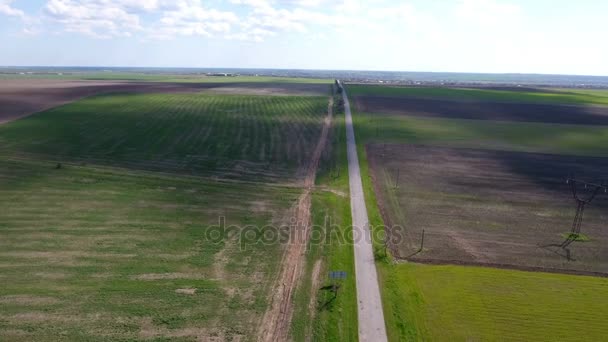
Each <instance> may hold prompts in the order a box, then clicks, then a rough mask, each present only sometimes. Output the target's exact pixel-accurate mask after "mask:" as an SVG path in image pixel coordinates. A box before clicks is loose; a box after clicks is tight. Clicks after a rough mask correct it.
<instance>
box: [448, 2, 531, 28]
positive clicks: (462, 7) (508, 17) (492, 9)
mask: <svg viewBox="0 0 608 342" xmlns="http://www.w3.org/2000/svg"><path fill="white" fill-rule="evenodd" d="M521 14H522V10H521V8H520V7H519V6H517V5H515V4H512V3H508V2H501V1H497V0H461V1H460V4H459V6H458V8H457V10H456V15H457V16H458V17H460V18H461V19H462V20H464V21H467V22H469V23H471V24H479V25H484V26H490V25H499V24H503V23H505V22H510V21H511V22H512V21H516V20H518V19H519V18H520V15H521Z"/></svg>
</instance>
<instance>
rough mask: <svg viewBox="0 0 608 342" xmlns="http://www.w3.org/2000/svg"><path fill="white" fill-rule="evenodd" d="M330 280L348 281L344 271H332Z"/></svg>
mask: <svg viewBox="0 0 608 342" xmlns="http://www.w3.org/2000/svg"><path fill="white" fill-rule="evenodd" d="M329 278H330V279H346V272H344V271H332V272H329Z"/></svg>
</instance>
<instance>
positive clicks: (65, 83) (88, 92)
mask: <svg viewBox="0 0 608 342" xmlns="http://www.w3.org/2000/svg"><path fill="white" fill-rule="evenodd" d="M201 91H208V92H212V93H219V94H242V95H304V96H311V95H325V94H326V93H327V91H328V86H327V85H325V84H308V83H301V84H297V83H263V84H258V83H169V82H127V81H76V80H44V79H43V80H38V79H24V80H1V81H0V124H2V123H4V122H8V121H12V120H15V119H18V118H21V117H24V116H27V115H29V114H32V113H36V112H40V111H43V110H46V109H50V108H53V107H56V106H59V105H63V104H66V103H70V102H73V101H75V100H78V99H81V98H85V97H89V96H93V95H96V94H101V93H194V92H201Z"/></svg>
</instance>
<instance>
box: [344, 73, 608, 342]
mask: <svg viewBox="0 0 608 342" xmlns="http://www.w3.org/2000/svg"><path fill="white" fill-rule="evenodd" d="M351 89H352V92H351V94H352V95H354V97H356V96H357V95H361V96H379V97H386V96H395V97H403V98H405V97H407V96H406V95H404V92H410V89H406V90H402V89H401V88H398V89H397V88H395V89H394V88H393V87H372V86H365V87H360V86H354V85H353V86H348V88H347V90H351ZM411 91H412V93H415V92H420V93H419V94H417V95H416V96H412V98H427V96H428V98H432V99H435V98H436V99H438V100H446V99H447V100H457V101H460V102H463V100H466V101H468V102H472V103H480V102H488V101H489V102H505V103H506V102H512V103H560V104H561V103H567V104H577V105H588V104H601V102H602V101H603V100H602V99H599V97H601V96H602V94H603V92H599V91H598V92H597V93H595V92H591V91H588V92H587V91H585V92H584V93H587V94H590V95H593V96H591V97H590V96H582V97H580V96H578V99H576V100H574V99H572V98H570V99H568V100H566V99H564V98H558V97H553V95H547V97H544V94H539V93H538V91H536V90H535V91H534V92H533V93H532V91H530V93H531V94H525V95H522V94H521V92H514V91H512V90H509V91H504V90H502V91H498V92H494V91H487V90H468V89H466V90H459V89H448V88H441V89H438V90H436V91H435V90H432V89H430V88H426V89H423V88H421V89H412V90H411ZM573 92H574V91H573ZM576 92H579V91H578V90H576ZM425 93H426V94H425ZM541 93H542V91H541ZM463 96H469V97H468V98H466V99H463V98H462V97H463ZM595 96H598V97H597V98H596V97H595ZM526 97H527V99H526ZM522 98H524V100H522ZM548 98H551V101H547V99H548ZM400 100H401V99H399V101H400ZM357 110H358V111H357V112H356V113H355V115H354V121H355V130H356V134H357V141H358V144H359V156H360V159H361V160H360V161H361V165H362V169H361V172H362V175H363V183H364V190H365V196H366V201H367V207H368V212H369V218H370V226H371V227H372V228H373V229H374V231H375V232H376V233H379V231H383V230H384V229H383V228H384V226H385V225H390V224H391V222H390V218H391V216H390V215H387V214H386V211H385V212H381V210H380V208H379V207H378V204H379V203H384V202H385V201H389V200H391V201H393V202H392V203H389V204H388V205H389V206H391V207H393V208H396V210H397V211H400V212H401V214H402V216H400V217H398V219H399V220H401V222H405V223H406V224H409V223H410V222H411V221H409V220H414V219H415V218H416V217H417V218H419V219H421V220H423V221H424V220H426V221H427V222H431V221H435V222H439V221H442V222H443V223H445V225H443V226H441V227H439V226H435V227H436V228H438V229H452V228H453V227H455V228H453V229H457V228H458V227H473V228H469V229H471V232H474V234H471V235H469V236H468V238H470V239H472V240H476V239H479V240H482V239H483V240H486V242H489V243H492V244H493V245H494V246H497V247H499V248H500V247H501V246H500V245H499V244H498V243H497V242H500V240H498V241H496V240H495V239H494V237H492V238H491V239H492V240H491V241H487V240H488V239H486V238H484V236H486V235H485V234H488V233H494V234H497V236H498V239H501V238H503V234H499V232H500V229H504V226H509V225H511V224H512V223H517V222H520V223H521V221H522V219H527V218H531V219H533V220H535V221H534V222H541V223H542V222H550V221H552V220H557V218H558V217H562V218H563V222H561V221H560V222H561V223H556V224H560V226H557V227H554V228H551V227H549V226H547V229H549V230H551V231H552V232H553V229H555V234H553V233H551V238H553V239H556V241H557V242H558V243H560V242H561V241H563V239H564V238H565V237H564V236H562V234H563V233H567V232H568V231H569V229H570V225H571V222H572V220H573V216H574V212H575V202H574V200H573V199H572V197H571V194H570V192H569V191H570V190H569V189H568V188H567V186H566V184H565V178H566V177H567V176H568V171H565V172H563V174H562V172H560V170H559V169H557V170H552V172H553V173H555V174H557V173H559V175H557V178H559V180H557V178H552V177H546V176H545V177H540V178H539V177H536V176H534V174H535V173H537V174H539V176H542V174H543V173H550V172H549V171H547V167H541V168H540V169H538V170H536V169H532V170H528V171H526V168H525V167H524V169H523V170H522V169H519V170H518V169H517V168H516V167H515V166H517V165H518V164H521V162H523V161H524V160H525V159H529V157H531V156H543V155H552V156H547V157H545V158H549V159H548V160H546V161H545V162H547V163H549V165H552V164H553V163H557V167H561V166H563V165H564V163H566V164H567V161H568V160H579V161H580V162H584V161H588V160H590V159H591V160H596V161H598V160H599V161H600V162H599V164H597V162H594V163H591V164H592V165H595V166H593V167H591V168H590V169H588V168H586V167H585V166H586V165H587V164H584V163H583V164H581V165H578V166H579V168H578V170H577V171H579V172H581V173H582V174H589V175H590V176H592V177H593V176H598V175H597V173H596V172H595V171H598V170H597V168H598V167H599V168H600V170H599V171H600V172H599V173H600V174H604V175H605V172H606V168H605V167H603V166H602V165H603V161H602V160H605V158H606V157H608V150H607V149H606V148H605V146H608V140H607V139H608V127H607V126H603V125H580V124H558V123H552V122H522V121H523V120H522V121H512V119H511V120H507V121H496V120H472V119H462V118H450V117H447V116H448V115H438V116H441V117H428V116H427V117H415V116H411V115H408V114H407V113H397V112H394V113H390V112H389V113H380V112H364V111H362V110H361V108H357ZM438 114H442V113H438ZM487 116H488V117H492V116H494V114H492V113H488V114H487ZM385 145H386V149H387V151H386V152H384V149H385ZM415 145H418V147H419V148H427V149H429V151H433V149H437V150H438V151H451V150H454V151H456V152H455V153H454V154H452V153H447V156H444V157H441V154H440V156H439V160H440V161H438V162H435V161H434V160H433V158H435V157H436V156H435V155H434V154H432V153H429V155H428V156H427V157H425V156H424V155H423V154H422V155H421V154H415V153H412V151H411V149H415V148H416V146H415ZM420 145H424V146H420ZM368 150H373V151H374V153H367V152H368ZM388 150H392V152H391V153H392V154H391V156H390V158H389V157H387V156H388V155H389V153H388ZM467 151H468V153H471V152H474V153H476V154H477V155H478V156H479V155H485V157H484V158H478V157H477V158H470V157H469V159H468V162H466V163H464V165H463V163H461V162H463V161H464V160H463V158H464V159H466V158H465V156H466V153H467ZM383 153H384V155H385V157H384V161H382V162H381V164H382V165H384V166H387V165H389V164H394V165H399V164H401V163H402V161H403V160H413V159H417V160H418V162H417V163H418V164H421V166H420V169H421V170H418V171H417V172H414V173H406V172H405V171H401V172H400V183H404V184H406V183H414V182H415V181H416V180H420V179H423V178H425V177H426V178H433V179H432V180H431V181H430V183H422V184H418V185H417V186H416V187H415V188H413V189H412V188H405V187H404V186H399V188H397V189H395V188H394V185H395V180H396V171H395V169H394V168H393V167H385V168H384V169H380V168H379V167H376V166H375V165H374V162H375V160H373V159H374V158H382V154H383ZM462 154H464V155H462ZM501 154H504V156H512V157H511V158H504V157H501V158H497V156H500V155H501ZM492 156H493V157H492ZM526 156H528V158H525V157H526ZM514 157H518V158H515V159H514ZM597 157H599V158H597ZM391 158H392V159H394V161H392V160H390V159H391ZM454 159H456V160H460V161H459V162H457V163H456V164H455V165H454V164H453V163H452V164H450V163H446V161H449V160H452V161H453V160H454ZM534 159H536V158H532V164H531V165H530V166H534V165H536V166H539V161H538V160H537V161H536V162H534ZM541 159H542V158H541ZM488 160H494V161H493V162H489V163H488ZM509 160H511V162H509ZM517 160H519V161H520V163H517V162H516V163H514V162H513V161H517ZM484 161H485V162H484ZM545 162H542V163H541V165H540V166H542V164H543V163H545ZM414 164H416V163H414ZM444 164H446V165H445V169H446V170H445V171H444V170H442V167H443V165H444ZM525 165H527V163H524V166H525ZM488 166H489V168H487V167H488ZM581 169H583V170H581ZM378 170H380V172H383V173H384V175H382V176H381V177H384V181H385V183H384V184H380V187H381V188H382V191H379V190H378V186H376V187H374V184H373V182H372V174H374V173H376V172H377V171H378ZM501 170H502V171H501ZM594 170H595V171H594ZM429 172H430V173H431V174H432V175H435V176H436V177H431V175H426V174H425V173H429ZM589 172H591V174H590V173H589ZM452 173H454V174H452ZM463 173H465V177H461V178H460V180H459V179H458V177H457V175H462V174H463ZM526 174H528V175H527V176H526ZM488 175H493V176H492V177H490V178H488V177H487V176H488ZM440 176H441V177H443V178H440ZM381 177H380V176H379V177H376V180H378V179H379V178H381ZM494 177H496V178H497V179H496V180H495V181H490V180H491V179H493V178H494ZM580 177H583V176H582V175H581V176H580ZM598 177H602V176H601V175H599V176H598ZM604 177H605V176H604ZM503 178H504V179H503ZM427 180H428V179H427ZM503 180H504V183H503ZM488 181H489V183H490V185H492V186H490V187H489V186H488ZM386 182H388V183H386ZM557 183H559V184H557ZM494 184H496V185H494ZM543 184H544V185H543ZM553 184H555V185H556V186H557V187H561V188H562V189H563V192H560V194H559V195H555V192H556V191H555V190H556V189H557V188H554V187H553ZM376 185H378V182H376ZM478 185H479V186H481V188H480V189H476V186H478ZM508 185H511V186H513V187H514V189H513V190H514V191H511V190H510V189H507V190H506V191H505V189H504V187H505V186H508ZM528 185H530V186H531V187H530V188H529V189H538V194H532V195H530V194H529V191H533V190H528V188H527V186H528ZM522 186H524V187H523V188H522ZM564 187H565V188H564ZM522 189H523V190H524V194H523V196H526V197H523V196H516V195H519V194H520V193H521V191H522ZM454 191H457V192H458V193H456V194H455V193H454ZM385 193H389V194H390V195H392V196H391V197H388V196H385ZM526 193H527V194H526ZM395 194H401V196H400V197H401V198H399V196H395ZM404 194H407V196H404ZM489 194H493V195H491V196H490V195H489ZM479 195H482V196H481V197H483V196H489V197H490V198H489V202H488V203H485V202H484V200H482V199H479V197H480V196H479ZM410 196H411V197H410ZM528 196H529V197H530V198H528ZM551 196H552V197H551ZM604 196H605V195H604ZM543 198H544V199H543ZM396 199H399V200H404V199H405V200H407V201H410V200H411V201H410V202H407V203H410V204H409V207H408V205H403V203H397V202H396ZM503 199H504V200H503ZM533 200H540V201H541V202H539V203H528V204H530V205H531V209H530V210H528V208H522V207H521V205H522V204H525V203H526V202H532V201H533ZM547 200H548V201H549V203H548V204H546V205H545V203H546V202H547ZM560 202H561V203H563V204H564V206H563V207H562V206H561V204H558V203H560ZM604 202H605V201H604ZM541 205H542V206H547V207H546V208H545V209H543V210H537V209H539V206H541ZM594 205H597V206H596V207H595V209H592V207H593V206H594ZM594 205H592V206H590V207H589V208H588V209H589V212H588V214H590V215H594V216H595V218H594V217H593V216H592V217H588V218H590V221H585V222H584V224H583V225H584V226H587V223H590V224H598V222H599V227H603V226H605V224H604V223H605V218H602V217H605V213H606V210H605V208H606V207H605V204H603V205H601V204H599V202H596V203H595V204H594ZM431 206H432V207H434V208H436V209H437V210H439V211H440V212H439V213H438V214H437V213H435V212H429V210H427V209H428V208H430V207H431ZM457 206H458V211H456V212H453V216H454V217H453V218H452V217H450V215H449V214H446V213H447V211H446V210H449V209H450V208H452V209H454V208H455V207H457ZM484 206H485V208H483V210H480V211H478V210H475V208H480V207H484ZM404 208H409V209H413V212H412V210H409V211H408V212H405V210H402V209H404ZM509 208H511V209H512V210H509ZM384 209H385V208H384ZM562 209H563V210H562ZM422 212H426V213H427V215H418V216H417V215H416V214H421V213H422ZM488 213H495V214H497V215H498V216H496V217H495V221H496V222H497V223H499V225H492V224H487V223H488V218H483V217H482V219H479V220H478V218H479V217H480V215H484V214H488ZM383 214H384V215H383ZM410 214H411V215H410ZM464 214H467V216H469V217H471V218H474V219H472V220H468V221H467V220H466V219H463V218H462V216H463V215H464ZM469 214H470V215H469ZM499 214H500V215H499ZM502 214H504V215H505V216H504V217H503V216H502ZM514 214H515V215H514ZM537 214H540V215H537ZM393 215H395V214H394V213H393ZM547 215H548V216H547ZM519 216H521V218H520V217H519ZM387 218H389V219H388V220H387ZM598 218H599V221H598ZM538 219H540V221H536V220H538ZM455 221H456V222H455ZM505 221H506V222H505ZM594 222H595V223H594ZM413 223H416V222H413ZM537 225H538V223H537ZM528 226H531V225H527V224H524V225H522V226H521V227H522V228H521V230H523V231H524V232H525V234H529V231H530V230H532V229H535V228H534V227H530V229H528ZM481 227H485V229H481ZM405 229H406V231H407V229H408V227H407V226H406V227H405ZM413 229H414V230H415V229H418V228H417V227H415V228H413ZM583 229H584V228H583ZM600 230H601V228H600ZM479 232H481V233H483V234H484V235H480V234H477V233H479ZM419 233H420V232H418V235H417V234H413V235H414V237H413V239H414V240H415V242H414V247H418V248H419V247H420V235H419ZM604 234H605V232H604V231H602V232H601V233H600V234H599V235H601V236H605V235H604ZM506 235H507V236H506V237H507V239H511V238H513V237H512V236H510V235H509V234H506ZM526 238H528V239H529V240H534V239H537V238H538V237H536V236H533V237H531V238H530V236H529V235H526ZM431 239H432V238H431ZM596 239H597V236H596ZM590 240H591V239H590ZM590 240H589V241H587V242H575V243H574V244H575V246H574V247H573V248H577V249H579V248H585V247H586V245H584V244H585V243H588V242H591V241H590ZM461 241H462V240H461ZM465 241H466V240H465ZM428 243H431V242H430V240H428V239H426V241H425V245H428ZM526 245H528V246H531V245H532V244H531V243H530V241H518V242H517V244H512V245H510V246H509V252H508V253H509V254H510V255H511V257H513V258H514V259H520V257H521V255H519V251H520V247H521V246H524V247H525V246H526ZM504 246H507V245H504ZM412 248H413V247H412ZM413 249H414V251H413V252H416V251H417V249H416V248H413ZM389 250H390V249H389ZM499 250H501V251H504V249H503V248H501V249H499ZM469 251H470V250H469ZM523 251H525V249H523ZM426 252H429V250H428V249H424V250H423V253H426ZM440 252H445V253H450V252H452V251H450V250H441V251H440ZM602 253H605V252H602ZM375 254H376V258H377V260H378V262H377V267H378V272H379V278H380V281H381V289H382V299H383V308H384V316H385V320H386V324H387V331H388V333H389V340H390V341H415V340H439V341H443V340H456V341H471V340H483V341H486V340H489V341H492V340H500V341H521V340H545V339H554V340H560V341H580V340H593V339H601V336H603V335H605V334H606V332H605V329H604V327H603V326H604V325H603V323H602V322H603V320H604V318H605V317H606V313H605V310H604V306H605V303H606V298H608V294H607V293H606V291H605V289H606V278H605V277H588V276H579V275H572V274H557V273H543V272H526V271H522V270H511V269H504V268H484V267H478V266H470V265H469V266H458V265H445V266H442V265H429V264H419V263H414V262H400V261H398V260H394V259H393V258H392V256H391V255H386V254H385V248H384V246H383V244H382V241H377V242H376V245H375ZM575 254H576V253H573V254H572V256H573V257H574V258H576V256H575ZM397 256H399V255H397ZM463 257H467V254H466V253H464V255H463ZM468 257H469V258H471V256H470V255H468ZM555 257H557V258H558V259H562V260H563V259H564V258H563V257H562V256H560V255H555ZM414 259H415V257H414ZM605 260H606V257H605V255H604V256H602V257H598V258H597V259H592V260H591V263H593V264H595V266H593V267H598V265H600V264H602V263H604V262H605ZM529 261H530V262H536V260H534V259H532V260H529ZM579 262H580V261H579ZM453 263H456V262H453ZM574 263H576V262H574ZM468 264H470V263H467V265H468ZM473 264H474V263H473ZM494 266H501V265H494ZM503 266H504V265H503ZM535 270H537V271H538V269H535Z"/></svg>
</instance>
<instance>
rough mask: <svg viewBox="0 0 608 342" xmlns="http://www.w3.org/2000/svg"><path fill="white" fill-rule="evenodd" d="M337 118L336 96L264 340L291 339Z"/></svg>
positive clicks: (300, 205) (262, 332) (307, 180)
mask: <svg viewBox="0 0 608 342" xmlns="http://www.w3.org/2000/svg"><path fill="white" fill-rule="evenodd" d="M332 119H333V98H330V100H329V106H328V113H327V116H326V118H325V124H324V125H323V130H322V132H321V136H320V137H319V141H318V142H317V146H316V148H315V151H314V153H313V155H312V158H311V159H310V162H309V164H308V165H307V168H306V178H305V180H304V188H305V190H304V192H303V193H302V195H301V196H300V198H299V199H298V203H297V206H296V208H295V217H294V219H295V220H294V221H295V223H296V224H295V227H291V229H292V232H291V233H290V236H291V239H290V241H289V243H288V245H287V247H286V250H285V252H284V255H283V261H282V264H281V269H280V271H279V276H278V278H277V280H276V283H275V284H276V285H275V291H274V292H273V294H272V298H271V303H270V308H269V310H268V311H266V313H265V314H264V318H263V319H262V325H261V326H260V331H259V335H258V336H259V338H258V340H260V341H268V342H274V341H287V340H288V337H289V329H290V327H291V318H292V316H293V311H294V307H293V295H294V291H295V290H296V288H297V286H298V284H299V282H300V278H301V277H302V272H303V270H304V263H305V261H306V247H307V245H308V240H309V236H310V228H311V227H310V226H311V222H310V219H311V218H310V206H311V195H312V194H311V192H312V190H313V187H314V185H315V178H316V175H317V168H318V166H319V161H320V160H321V154H322V153H323V150H324V149H325V144H326V143H327V137H328V135H329V129H330V127H331V123H332Z"/></svg>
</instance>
